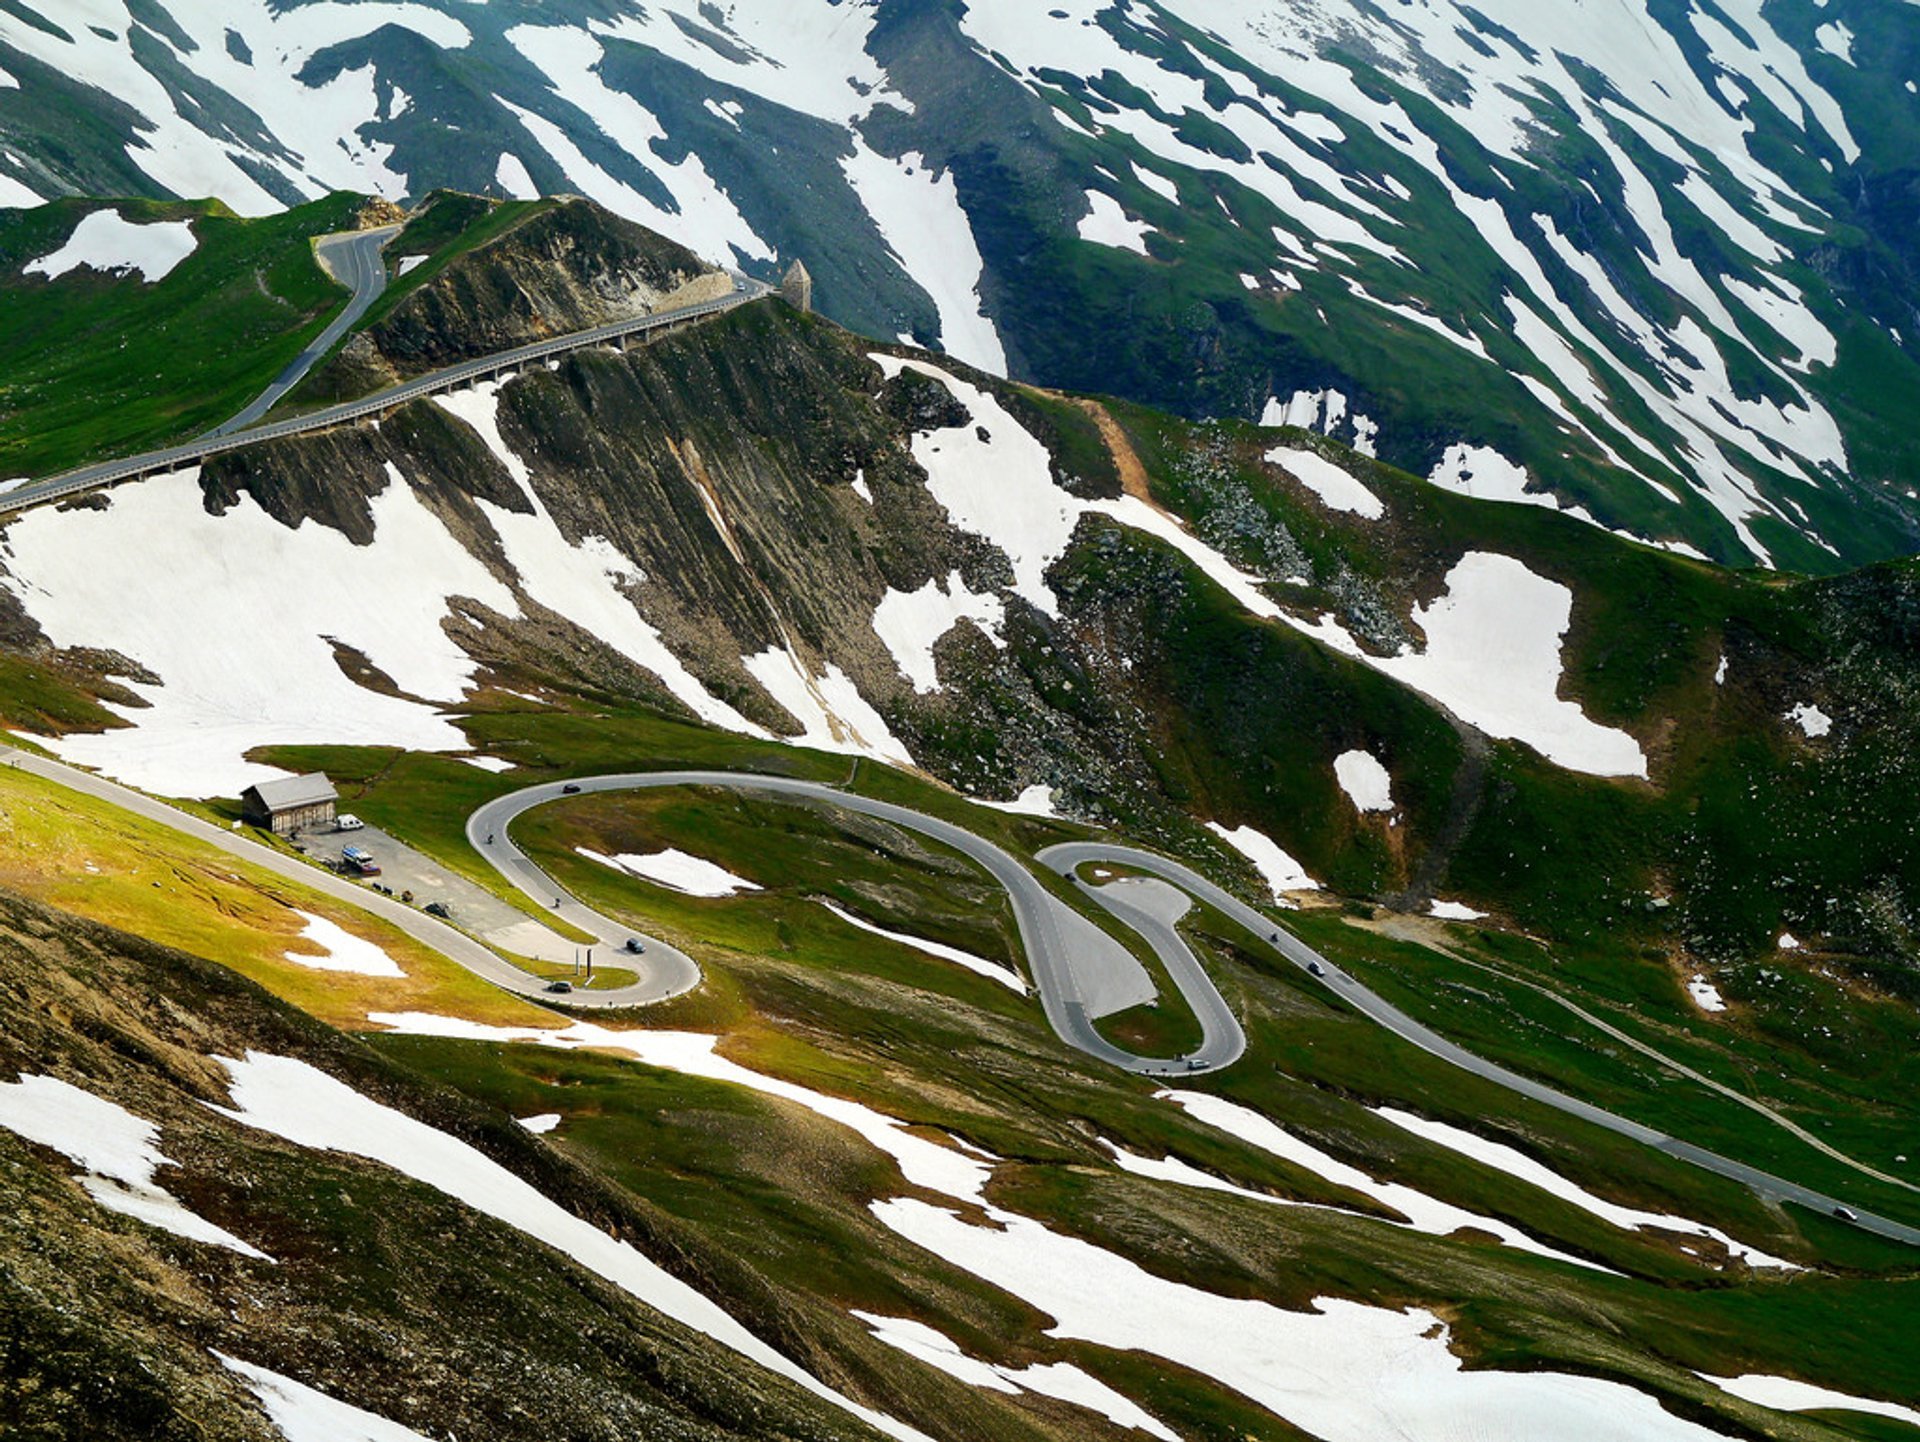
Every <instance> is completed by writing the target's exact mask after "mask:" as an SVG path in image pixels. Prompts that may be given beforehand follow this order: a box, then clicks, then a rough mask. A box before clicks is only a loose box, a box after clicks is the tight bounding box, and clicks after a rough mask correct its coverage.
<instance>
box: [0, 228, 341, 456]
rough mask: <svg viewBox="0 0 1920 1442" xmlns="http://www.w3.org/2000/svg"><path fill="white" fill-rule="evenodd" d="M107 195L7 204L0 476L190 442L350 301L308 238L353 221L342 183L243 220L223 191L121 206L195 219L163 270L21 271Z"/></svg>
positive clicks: (1, 288) (2, 231) (1, 255)
mask: <svg viewBox="0 0 1920 1442" xmlns="http://www.w3.org/2000/svg"><path fill="white" fill-rule="evenodd" d="M101 204H102V203H101V202H97V201H90V200H89V201H82V200H63V201H55V202H53V203H51V204H49V205H45V206H42V207H40V208H39V209H37V210H28V211H3V212H0V306H4V307H5V310H6V315H7V324H6V325H5V326H4V327H0V478H11V477H14V476H41V475H46V474H50V473H52V472H54V471H58V470H63V469H65V468H67V467H69V466H74V465H79V464H82V463H83V462H86V461H92V460H103V459H107V458H110V457H112V456H115V455H121V454H126V453H130V452H133V451H138V450H143V449H147V448H150V447H153V446H159V445H164V444H167V443H169V442H172V441H178V440H184V439H186V438H188V437H190V436H193V435H197V434H199V433H200V432H201V431H203V430H206V429H208V428H209V427H212V426H214V425H218V424H219V423H220V422H221V421H223V420H226V419H227V418H228V417H229V416H231V415H232V414H234V413H235V412H236V411H238V410H240V408H241V407H242V406H244V405H245V404H246V403H247V402H248V401H250V400H252V399H253V397H254V396H256V395H258V394H259V393H260V392H261V391H262V390H264V389H265V388H266V386H267V384H268V383H269V382H270V381H271V380H272V379H273V378H274V377H275V376H276V375H277V374H279V372H280V371H281V370H282V369H283V368H284V367H285V366H286V364H287V363H288V362H289V361H291V360H292V359H293V358H294V357H295V356H297V355H298V354H299V353H300V351H301V349H302V348H303V347H304V346H305V345H306V344H307V342H309V341H310V340H312V339H313V337H314V336H316V335H318V334H319V333H320V331H321V330H322V329H324V328H325V326H326V322H327V319H328V318H329V317H330V316H331V314H332V313H333V312H334V311H335V310H336V309H337V308H338V307H339V306H340V304H341V303H342V302H343V301H344V300H345V299H346V292H345V291H344V290H343V289H342V288H341V287H340V286H339V285H337V284H336V283H335V282H334V281H333V280H332V279H331V278H329V277H328V276H327V275H326V273H325V272H323V271H322V270H321V269H320V267H319V265H318V264H317V263H316V262H315V261H314V259H313V253H312V249H311V247H310V245H309V244H308V241H309V240H310V239H311V238H312V237H314V236H318V235H324V234H327V233H328V232H330V231H336V230H345V229H350V228H351V227H352V225H353V217H354V213H355V212H356V211H357V210H358V209H359V207H360V206H361V204H363V200H362V198H361V197H359V196H353V195H344V194H343V195H333V196H329V197H327V198H326V199H324V200H317V201H313V202H311V203H310V204H307V205H302V206H298V207H295V208H294V209H292V210H288V211H285V212H283V213H281V214H278V215H272V216H266V217H263V218H260V219H254V220H243V219H241V218H239V217H237V216H235V215H233V214H232V213H231V212H230V211H228V210H227V209H226V208H225V207H224V206H222V205H219V204H218V203H217V202H184V201H181V202H160V201H150V200H127V201H115V202H112V204H113V205H114V207H115V208H116V209H118V210H119V212H120V213H121V214H122V215H123V216H125V217H126V218H127V219H128V220H131V221H134V222H135V223H141V224H144V223H151V222H153V221H162V220H190V221H192V222H193V228H194V237H195V240H196V241H197V245H196V247H195V249H194V252H193V254H191V255H189V256H188V257H187V258H186V259H185V260H183V261H182V262H181V263H180V264H179V265H178V266H177V267H176V268H175V269H174V270H173V271H172V272H171V273H170V274H169V275H167V276H166V277H165V278H164V279H162V280H160V281H158V282H156V283H152V284H149V283H147V282H146V281H144V280H143V279H142V278H141V277H140V276H139V275H138V274H134V275H130V276H111V275H102V274H100V273H98V272H95V271H91V270H87V269H80V270H73V271H69V272H68V273H67V274H66V275H64V276H62V277H60V278H59V279H58V280H55V281H48V280H47V279H45V278H44V277H43V276H40V275H37V274H36V275H31V276H28V275H24V274H23V273H22V269H23V267H24V266H26V265H28V264H29V263H31V262H32V261H34V260H37V259H39V258H40V257H41V256H44V255H47V254H50V253H51V252H53V251H55V250H58V249H59V248H60V246H61V245H62V244H64V243H65V241H66V238H67V236H68V235H69V234H70V233H71V232H72V230H73V227H74V226H75V225H76V224H78V222H79V220H80V219H81V217H82V216H84V215H85V214H87V212H89V211H91V210H93V209H96V208H98V207H99V206H100V205H101Z"/></svg>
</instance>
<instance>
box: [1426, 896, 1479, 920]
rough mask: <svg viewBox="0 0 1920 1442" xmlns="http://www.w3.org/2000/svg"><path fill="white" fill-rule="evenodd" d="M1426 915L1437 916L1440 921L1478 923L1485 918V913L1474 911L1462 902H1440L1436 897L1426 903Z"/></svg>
mask: <svg viewBox="0 0 1920 1442" xmlns="http://www.w3.org/2000/svg"><path fill="white" fill-rule="evenodd" d="M1427 915H1428V916H1437V917H1439V918H1440V919H1441V920H1442V921H1479V920H1481V919H1482V918H1483V917H1485V916H1486V912H1484V911H1475V910H1474V909H1473V908H1472V907H1471V906H1468V905H1467V904H1466V903H1465V902H1464V901H1441V900H1440V899H1439V898H1438V897H1436V898H1435V899H1434V900H1432V901H1429V902H1428V903H1427Z"/></svg>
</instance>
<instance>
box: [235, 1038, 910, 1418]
mask: <svg viewBox="0 0 1920 1442" xmlns="http://www.w3.org/2000/svg"><path fill="white" fill-rule="evenodd" d="M709 1040H710V1039H709ZM219 1060H220V1062H221V1064H222V1065H223V1066H225V1067H226V1069H227V1072H228V1074H229V1076H230V1077H231V1078H232V1099H233V1106H232V1108H231V1109H226V1108H215V1110H216V1111H219V1112H220V1114H221V1115H222V1116H226V1117H230V1118H231V1119H233V1120H234V1121H237V1122H241V1123H244V1124H245V1125H247V1126H250V1127H256V1128H258V1129H260V1130H261V1131H266V1132H271V1133H272V1134H273V1135H275V1136H278V1137H284V1138H285V1139H286V1140H288V1141H290V1142H293V1143H295V1144H296V1145H298V1146H303V1147H309V1148H312V1149H314V1150H316V1151H337V1152H345V1153H346V1154H348V1155H349V1156H356V1157H364V1158H366V1159H367V1160H369V1161H374V1162H379V1163H381V1164H382V1165H384V1166H388V1167H391V1168H392V1169H393V1170H395V1171H397V1172H399V1173H400V1174H401V1175H403V1176H407V1177H411V1178H413V1179H414V1180H415V1181H417V1182H421V1183H423V1184H424V1185H426V1186H430V1187H432V1188H434V1189H435V1190H436V1191H440V1192H443V1193H445V1194H446V1195H447V1196H450V1197H452V1198H454V1199H455V1200H457V1201H460V1202H464V1203H465V1204H466V1205H468V1206H470V1207H472V1208H473V1209H474V1210H476V1211H478V1212H481V1213H484V1214H485V1215H487V1216H490V1217H493V1218H495V1219H496V1220H498V1221H501V1222H504V1223H506V1224H507V1225H508V1226H510V1227H513V1228H514V1229H516V1230H517V1231H521V1232H524V1233H526V1234H527V1235H528V1236H530V1237H533V1238H534V1239H535V1240H537V1241H540V1242H544V1243H545V1244H546V1245H548V1246H550V1247H552V1248H554V1249H555V1250H556V1251H558V1252H561V1253H563V1254H564V1255H566V1256H569V1257H571V1258H573V1259H574V1261H576V1262H578V1263H579V1264H580V1265H581V1266H583V1267H585V1268H587V1269H588V1270H589V1271H591V1272H594V1273H596V1274H597V1275H599V1276H601V1277H604V1278H605V1279H606V1280H607V1281H609V1282H611V1283H613V1284H614V1285H615V1286H617V1287H619V1288H621V1289H622V1290H623V1291H625V1292H628V1293H629V1294H631V1295H632V1296H634V1297H637V1298H638V1299H639V1300H640V1301H642V1302H644V1303H645V1304H646V1305H647V1306H650V1307H652V1308H654V1309H655V1310H657V1311H660V1312H664V1313H665V1314H666V1315H667V1316H669V1317H672V1318H674V1319H675V1320H676V1321H679V1322H681V1323H683V1324H685V1325H686V1326H689V1327H692V1328H693V1329H694V1330H696V1331H699V1332H703V1333H705V1334H706V1335H707V1336H709V1337H711V1338H713V1339H714V1340H715V1341H716V1342H719V1343H720V1344H722V1345H723V1346H726V1347H729V1348H731V1349H732V1350H734V1351H735V1352H738V1353H740V1354H741V1355H742V1356H745V1357H748V1358H750V1359H751V1360H753V1361H754V1362H757V1363H759V1364H760V1365H761V1366H763V1367H765V1368H767V1369H768V1370H769V1371H772V1372H776V1373H778V1374H779V1375H780V1376H783V1377H786V1378H788V1379H789V1380H791V1381H794V1382H797V1383H799V1384H800V1385H801V1386H803V1387H805V1388H806V1389H807V1390H808V1391H810V1392H813V1393H814V1394H816V1395H817V1396H820V1397H824V1398H826V1399H827V1400H828V1401H830V1402H833V1403H835V1404H836V1405H838V1406H840V1407H843V1408H845V1409H846V1410H847V1411H849V1412H851V1413H853V1415H855V1416H856V1417H860V1418H862V1419H863V1420H865V1421H867V1422H868V1423H870V1424H872V1425H873V1426H875V1427H877V1428H879V1429H880V1430H881V1431H883V1432H885V1433H887V1434H888V1435H889V1436H893V1437H900V1438H911V1439H916V1442H919V1439H921V1438H922V1434H921V1433H919V1432H916V1431H915V1430H914V1429H912V1428H910V1427H904V1426H902V1425H901V1424H900V1423H898V1422H895V1421H894V1420H893V1419H892V1418H889V1417H885V1416H882V1415H880V1414H878V1413H876V1412H874V1411H872V1410H871V1409H869V1408H866V1407H862V1406H860V1405H859V1404H858V1403H855V1402H852V1401H850V1400H849V1399H848V1398H845V1397H843V1396H841V1395H840V1394H839V1393H838V1392H836V1391H834V1390H833V1389H832V1388H831V1387H828V1386H827V1385H826V1384H825V1383H823V1382H821V1381H819V1380H818V1379H817V1378H815V1377H814V1376H813V1375H812V1374H811V1373H810V1372H807V1371H806V1370H804V1369H803V1368H801V1367H799V1366H797V1365H796V1364H795V1363H793V1362H790V1361H789V1360H787V1358H786V1357H784V1356H782V1355H781V1354H780V1353H779V1352H776V1351H775V1350H774V1349H773V1348H772V1347H769V1346H768V1345H767V1344H766V1343H765V1342H762V1341H761V1340H760V1339H759V1338H758V1337H756V1336H754V1335H753V1333H751V1332H749V1331H748V1330H747V1329H746V1328H745V1327H743V1326H741V1325H740V1323H738V1322H736V1321H735V1320H734V1319H733V1318H732V1317H731V1316H729V1315H728V1314H727V1313H726V1312H724V1311H722V1310H721V1309H720V1308H719V1307H718V1306H716V1305H715V1304H714V1303H713V1302H712V1301H710V1300H709V1299H708V1298H706V1297H705V1296H703V1295H701V1294H700V1293H699V1292H697V1291H695V1290H694V1289H693V1288H692V1287H690V1286H688V1285H687V1284H686V1283H685V1282H683V1281H681V1280H680V1279H679V1278H677V1277H675V1276H673V1275H672V1274H671V1273H669V1272H666V1271H663V1270H662V1269H661V1268H660V1267H658V1266H656V1265H655V1264H654V1263H653V1262H651V1261H649V1260H647V1258H645V1257H643V1256H642V1255H641V1254H640V1253H639V1252H637V1251H635V1250H634V1249H633V1248H632V1247H630V1246H629V1245H627V1243H625V1242H622V1241H617V1240H616V1239H614V1238H613V1237H610V1236H609V1235H607V1233H605V1232H603V1231H601V1230H600V1229H599V1228H598V1227H596V1226H593V1225H592V1224H591V1223H589V1222H585V1221H582V1220H581V1219H580V1218H578V1217H576V1216H574V1215H573V1213H571V1212H569V1211H567V1210H566V1209H565V1208H564V1207H562V1206H560V1205H559V1204H558V1203H556V1202H554V1201H551V1200H549V1199H548V1198H547V1197H545V1196H543V1195H541V1193H539V1192H538V1191H536V1190H535V1189H534V1188H533V1187H531V1186H529V1185H528V1184H527V1183H526V1182H523V1181H522V1180H520V1178H519V1177H517V1176H515V1175H514V1174H513V1173H512V1172H509V1171H508V1170H507V1169H506V1168H505V1167H503V1166H501V1165H500V1164H499V1163H498V1162H496V1161H494V1160H492V1159H491V1158H490V1157H487V1156H484V1155H483V1154H481V1153H480V1152H477V1151H475V1150H474V1149H473V1148H472V1147H470V1146H468V1145H467V1144H466V1143H465V1142H463V1141H460V1140H458V1139H457V1138H455V1137H452V1136H449V1135H448V1134H447V1133H445V1132H443V1131H440V1130H438V1129H437V1128H435V1127H430V1126H428V1125H427V1124H426V1123H424V1122H419V1121H415V1120H414V1119H413V1118H412V1117H409V1116H407V1115H405V1114H404V1113H402V1112H397V1111H395V1110H393V1108H391V1107H387V1106H383V1105H381V1104H380V1103H379V1102H376V1101H373V1100H372V1099H371V1098H369V1097H366V1096H363V1095H361V1094H360V1093H359V1092H357V1091H355V1090H354V1089H353V1088H352V1087H350V1086H347V1085H345V1084H344V1083H342V1082H339V1081H337V1080H335V1079H334V1078H333V1077H331V1076H328V1075H327V1074H326V1073H325V1072H323V1071H318V1070H316V1069H315V1068H313V1067H311V1066H308V1065H307V1064H306V1063H305V1062H303V1061H298V1060H295V1059H294V1058H291V1057H280V1056H269V1055H265V1054H262V1053H259V1052H250V1053H248V1055H247V1056H246V1058H245V1059H244V1060H235V1059H233V1058H226V1057H222V1058H219Z"/></svg>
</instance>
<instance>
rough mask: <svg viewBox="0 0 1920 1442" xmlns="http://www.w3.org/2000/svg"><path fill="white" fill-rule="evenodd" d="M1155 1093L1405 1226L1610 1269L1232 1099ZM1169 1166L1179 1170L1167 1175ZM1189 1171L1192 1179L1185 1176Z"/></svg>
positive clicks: (1214, 1184)
mask: <svg viewBox="0 0 1920 1442" xmlns="http://www.w3.org/2000/svg"><path fill="white" fill-rule="evenodd" d="M1156 1095H1157V1096H1158V1097H1159V1098H1160V1099H1162V1100H1165V1101H1171V1102H1173V1103H1174V1104H1175V1105H1177V1106H1179V1107H1180V1108H1181V1109H1182V1110H1184V1111H1185V1112H1186V1113H1187V1115H1189V1116H1191V1117H1193V1118H1194V1119H1195V1120H1196V1121H1199V1122H1202V1123H1204V1124H1205V1125H1207V1126H1210V1127H1212V1128H1213V1129H1214V1130H1216V1131H1221V1132H1225V1133H1226V1134H1227V1135H1228V1136H1230V1137H1234V1138H1237V1139H1238V1140H1240V1141H1243V1142H1245V1143H1246V1144H1247V1145H1248V1146H1250V1147H1252V1148H1254V1149H1255V1150H1256V1151H1261V1152H1265V1153H1266V1154H1267V1155H1268V1156H1273V1157H1278V1158H1280V1160H1282V1161H1284V1162H1290V1163H1291V1164H1293V1165H1294V1166H1297V1167H1299V1168H1301V1169H1302V1170H1303V1171H1306V1172H1310V1173H1312V1174H1313V1175H1314V1176H1316V1177H1319V1178H1321V1179H1322V1180H1323V1181H1326V1182H1330V1183H1332V1184H1333V1185H1334V1186H1336V1187H1344V1188H1346V1190H1348V1191H1350V1192H1357V1193H1359V1194H1360V1195H1361V1196H1363V1197H1368V1198H1371V1199H1372V1200H1373V1201H1376V1202H1379V1203H1380V1204H1381V1205H1382V1206H1385V1207H1387V1208H1389V1209H1390V1210H1392V1211H1393V1212H1395V1213H1397V1214H1398V1215H1399V1216H1402V1217H1404V1218H1406V1222H1405V1224H1404V1225H1406V1226H1407V1227H1409V1228H1411V1229H1412V1230H1413V1231H1416V1232H1424V1233H1426V1234H1427V1235H1428V1236H1433V1237H1447V1236H1451V1235H1453V1234H1454V1233H1455V1232H1458V1231H1462V1230H1468V1231H1475V1232H1486V1233H1488V1234H1490V1235H1492V1236H1495V1237H1498V1238H1499V1239H1500V1242H1501V1244H1502V1245H1503V1246H1509V1247H1513V1248H1515V1249H1516V1250H1519V1251H1523V1252H1531V1253H1533V1254H1534V1255H1536V1256H1541V1257H1552V1258H1554V1259H1555V1260H1556V1261H1562V1262H1570V1263H1572V1264H1573V1265H1574V1266H1577V1267H1585V1268H1588V1269H1590V1270H1593V1271H1602V1272H1604V1271H1607V1270H1609V1269H1608V1268H1606V1267H1602V1266H1600V1265H1599V1264H1598V1263H1595V1262H1589V1261H1587V1260H1585V1259H1584V1258H1581V1257H1576V1256H1573V1255H1572V1254H1570V1253H1567V1252H1561V1251H1558V1250H1556V1249H1555V1248H1553V1247H1549V1246H1547V1245H1546V1244H1545V1243H1543V1242H1537V1241H1535V1240H1534V1239H1533V1238H1532V1237H1530V1236H1528V1235H1527V1234H1526V1233H1525V1232H1523V1231H1521V1230H1520V1229H1519V1228H1518V1227H1516V1226H1514V1225H1513V1224H1512V1223H1511V1222H1503V1221H1501V1220H1499V1219H1498V1218H1496V1217H1487V1216H1482V1215H1481V1214H1480V1213H1478V1212H1470V1211H1468V1210H1466V1209H1465V1208H1464V1207H1456V1206H1455V1205H1453V1203H1451V1202H1443V1201H1441V1200H1440V1199H1439V1198H1437V1197H1431V1196H1428V1195H1427V1194H1426V1193H1425V1192H1422V1191H1418V1190H1416V1189H1415V1188H1413V1187H1409V1186H1404V1185H1402V1184H1401V1183H1399V1182H1385V1181H1381V1180H1380V1179H1379V1178H1377V1177H1375V1176H1374V1175H1373V1174H1372V1173H1371V1172H1365V1171H1362V1170H1361V1169H1360V1168H1359V1167H1356V1166H1353V1165H1352V1164H1351V1163H1348V1162H1343V1161H1341V1160H1340V1159H1339V1158H1338V1157H1336V1156H1333V1155H1332V1154H1331V1153H1329V1152H1326V1151H1323V1150H1322V1149H1321V1148H1319V1147H1317V1146H1315V1145H1314V1144H1313V1143H1312V1142H1309V1141H1307V1140H1306V1139H1304V1138H1302V1137H1297V1136H1295V1135H1294V1134H1293V1133H1292V1132H1290V1131H1288V1130H1287V1129H1286V1128H1285V1127H1283V1126H1281V1125H1279V1123H1277V1122H1275V1121H1272V1120H1271V1119H1269V1118H1268V1117H1265V1116H1262V1115H1261V1114H1260V1113H1259V1112H1257V1111H1255V1110H1253V1108H1251V1107H1246V1106H1242V1105H1241V1104H1240V1103H1238V1102H1232V1101H1228V1100H1227V1099H1226V1098H1225V1097H1219V1096H1215V1095H1213V1094H1212V1093H1211V1092H1197V1091H1184V1090H1180V1089H1169V1090H1167V1091H1162V1092H1159V1093H1157V1094H1156ZM1123 1165H1125V1164H1124V1163H1123ZM1170 1165H1171V1166H1172V1167H1174V1168H1177V1169H1178V1170H1175V1171H1168V1170H1167V1169H1168V1167H1169V1166H1170ZM1155 1166H1156V1167H1157V1168H1158V1169H1159V1170H1160V1172H1161V1175H1163V1176H1164V1177H1165V1178H1166V1179H1167V1180H1174V1181H1183V1182H1186V1183H1187V1184H1188V1185H1198V1186H1205V1187H1210V1188H1213V1189H1216V1190H1226V1191H1231V1192H1235V1193H1238V1194H1240V1195H1244V1196H1249V1197H1253V1198H1255V1199H1257V1200H1260V1201H1265V1202H1272V1203H1274V1204H1276V1205H1284V1206H1310V1205H1315V1204H1313V1203H1306V1202H1290V1201H1286V1200H1284V1199H1282V1198H1279V1197H1270V1196H1267V1195H1266V1194H1265V1193H1264V1192H1250V1191H1247V1189H1245V1188H1244V1187H1236V1186H1234V1185H1232V1184H1231V1183H1229V1182H1223V1181H1221V1180H1220V1179H1219V1178H1217V1177H1212V1176H1209V1175H1208V1174H1207V1173H1205V1172H1200V1171H1197V1170H1195V1169H1194V1168H1191V1167H1187V1166H1186V1164H1185V1163H1182V1162H1175V1161H1174V1159H1172V1158H1169V1159H1168V1161H1167V1162H1162V1163H1157V1164H1155ZM1128 1170H1135V1168H1134V1167H1128ZM1189 1173H1190V1174H1191V1175H1190V1176H1189V1175H1187V1174H1189ZM1196 1179H1200V1180H1196ZM1394 1225H1400V1224H1399V1223H1395V1224H1394Z"/></svg>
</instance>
